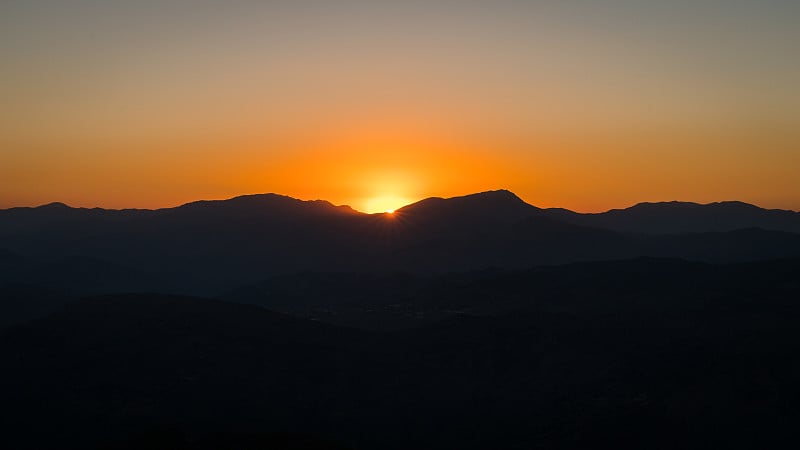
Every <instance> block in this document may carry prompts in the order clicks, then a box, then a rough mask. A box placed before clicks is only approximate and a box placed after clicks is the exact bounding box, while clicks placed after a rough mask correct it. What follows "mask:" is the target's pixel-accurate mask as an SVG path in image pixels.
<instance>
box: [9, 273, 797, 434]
mask: <svg viewBox="0 0 800 450" xmlns="http://www.w3.org/2000/svg"><path fill="white" fill-rule="evenodd" d="M2 293H3V294H2V296H3V298H4V302H3V305H4V306H3V307H4V308H5V312H7V313H8V314H4V317H7V319H6V320H5V321H4V323H3V324H2V325H3V327H4V328H3V329H2V331H0V383H1V384H0V386H2V389H0V404H2V405H3V406H2V417H0V424H2V425H0V427H2V441H3V444H2V446H3V448H13V449H38V450H45V449H51V448H52V449H91V448H118V449H122V448H125V449H132V448H137V449H144V448H147V449H151V448H155V449H157V448H163V449H209V450H210V449H256V448H258V449H288V448H292V449H301V448H302V449H306V448H308V449H340V448H343V449H344V448H349V449H412V448H413V449H532V448H541V449H573V448H631V449H632V448H648V449H674V448H779V447H784V448H789V447H792V448H795V447H796V445H797V444H798V443H800V427H798V426H797V424H798V423H800V384H798V380H800V358H798V354H800V328H798V326H797V325H798V323H800V321H799V320H798V319H800V261H798V260H796V259H785V260H771V261H761V262H751V263H737V264H708V263H700V262H688V261H683V260H671V259H652V258H640V259H633V260H625V261H612V262H596V263H577V264H569V265H564V266H542V267H536V268H532V269H525V270H500V269H494V270H484V271H480V272H469V273H461V274H447V275H412V274H407V273H388V274H375V273H370V274H365V273H330V272H326V273H321V272H306V273H301V274H296V275H282V276H275V277H272V278H269V279H267V280H266V281H263V282H261V283H258V284H254V285H249V286H245V287H242V288H237V289H232V290H230V291H229V292H228V293H227V294H225V295H223V296H222V298H224V300H220V299H206V298H194V297H184V296H167V295H156V294H137V295H132V294H128V295H103V296H95V297H89V298H87V297H84V296H82V295H73V294H63V293H60V292H59V291H57V290H53V289H51V288H43V287H35V286H30V285H27V286H22V285H19V284H15V285H7V286H6V287H4V288H3V291H2Z"/></svg>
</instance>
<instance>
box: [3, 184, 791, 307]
mask: <svg viewBox="0 0 800 450" xmlns="http://www.w3.org/2000/svg"><path fill="white" fill-rule="evenodd" d="M797 221H798V220H797V214H796V213H792V212H786V211H772V210H762V209H760V208H756V207H753V206H750V205H744V204H740V203H724V204H714V205H706V206H703V205H692V204H683V203H667V204H642V205H637V206H635V207H633V208H629V209H628V210H621V211H610V212H608V213H603V214H577V213H572V212H568V211H566V210H552V209H540V208H537V207H535V206H532V205H529V204H527V203H525V202H524V201H522V200H521V199H520V198H519V197H517V196H516V195H514V194H513V193H511V192H509V191H506V190H498V191H489V192H483V193H478V194H473V195H467V196H463V197H454V198H449V199H443V198H429V199H425V200H422V201H419V202H417V203H414V204H411V205H408V206H405V207H403V208H400V209H398V210H397V211H396V212H395V213H394V214H391V215H389V214H364V213H360V212H357V211H355V210H353V209H352V208H350V207H346V206H334V205H332V204H331V203H329V202H326V201H321V200H315V201H301V200H297V199H293V198H291V197H286V196H281V195H276V194H260V195H247V196H241V197H236V198H232V199H229V200H219V201H199V202H193V203H189V204H186V205H183V206H179V207H176V208H166V209H159V210H104V209H99V208H94V209H86V208H70V207H67V206H66V205H63V204H50V205H45V206H42V207H38V208H12V209H8V210H3V211H0V248H3V249H6V250H5V251H7V252H10V253H9V254H15V255H18V256H19V258H21V259H20V261H25V263H24V264H23V263H21V262H20V263H19V264H17V265H16V266H20V267H21V266H23V265H24V266H25V268H24V270H23V269H20V268H19V267H16V266H15V263H13V262H8V261H7V260H8V258H5V260H6V261H5V262H2V264H4V265H6V266H9V265H10V266H12V267H11V268H10V269H9V270H8V271H7V272H6V275H4V276H0V282H2V281H5V282H11V281H18V280H19V279H20V277H22V279H25V280H31V279H35V278H37V277H38V278H41V279H42V280H47V279H58V278H59V277H61V278H62V279H63V278H66V276H61V275H59V274H57V273H54V271H59V270H63V269H58V268H57V264H56V263H57V262H58V261H68V260H70V259H75V260H76V261H83V262H84V263H85V262H87V261H94V262H95V263H96V264H98V265H107V266H108V267H118V268H124V270H125V271H128V272H129V274H128V275H122V273H121V272H119V271H117V272H115V273H111V271H109V270H98V271H97V279H98V281H97V283H96V284H97V286H91V282H89V283H88V284H87V283H84V282H75V283H72V284H74V285H75V286H77V287H76V289H77V290H78V291H82V292H88V293H101V292H120V291H136V290H152V289H155V290H157V291H159V292H176V293H187V294H203V295H205V294H208V293H220V292H224V291H228V290H230V289H233V288H235V287H237V286H241V285H243V284H248V283H255V282H258V281H260V280H263V279H265V278H267V277H269V276H271V275H278V274H291V273H296V272H298V271H323V272H324V271H368V272H369V271H371V272H385V271H410V272H415V273H446V272H455V271H474V270H482V269H486V268H488V267H498V268H525V267H531V266H534V265H541V264H563V263H569V262H575V261H587V260H610V259H624V258H633V257H638V256H651V257H676V258H685V259H693V260H699V261H709V262H736V261H748V260H759V259H769V258H776V257H793V256H799V255H800V234H795V233H791V232H788V231H785V230H787V229H792V227H793V226H794V225H793V224H795V223H796V222H797ZM759 225H764V227H758V226H759ZM769 225H772V226H769ZM754 227H758V228H754ZM687 230H689V231H692V232H691V233H689V232H687ZM90 272H91V271H84V272H83V273H90ZM15 274H16V275H15ZM19 274H24V276H22V275H19ZM76 276H80V271H79V272H78V275H76ZM137 280H139V281H137ZM45 284H46V283H45ZM69 284H70V283H68V282H64V283H63V285H65V286H66V285H69Z"/></svg>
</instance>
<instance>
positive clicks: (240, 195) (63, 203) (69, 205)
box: [0, 188, 800, 214]
mask: <svg viewBox="0 0 800 450" xmlns="http://www.w3.org/2000/svg"><path fill="white" fill-rule="evenodd" d="M493 192H508V193H510V194H512V195H514V196H515V197H517V198H519V199H520V200H521V201H522V202H523V203H525V204H527V205H530V206H534V207H537V208H541V209H566V210H569V211H572V212H576V213H579V214H602V213H606V212H610V211H621V210H627V209H630V208H633V207H636V206H639V205H659V204H674V203H678V204H690V205H698V206H711V205H719V204H730V203H738V204H744V205H749V206H755V207H757V208H759V209H763V210H767V211H769V210H772V211H788V212H793V213H798V212H800V211H798V210H793V209H786V208H768V207H765V206H762V205H758V204H754V203H749V202H744V201H741V200H718V201H712V202H706V203H701V202H694V201H687V200H657V201H640V202H636V203H633V204H629V205H627V206H618V207H612V208H609V209H605V210H601V211H580V210H575V209H570V208H564V207H560V206H548V207H543V206H540V205H538V204H536V203H535V202H530V201H528V200H526V199H524V198H522V197H521V196H519V195H518V194H517V193H516V192H514V191H512V190H510V189H505V188H498V189H490V190H486V191H480V192H472V193H468V194H460V195H454V196H451V197H441V196H427V197H423V198H420V199H417V200H413V201H410V202H409V203H404V204H400V205H398V206H397V207H394V208H391V209H389V208H387V209H378V210H374V211H365V210H361V209H359V208H356V207H354V206H353V205H349V204H344V203H335V202H332V201H330V200H328V199H325V198H298V197H294V196H291V195H287V194H282V193H279V192H256V193H247V194H239V195H235V196H232V197H224V198H199V199H194V200H190V201H186V202H183V203H179V204H175V205H170V206H164V207H157V208H139V207H122V208H107V207H103V206H84V205H74V204H70V203H66V202H62V201H58V200H56V201H51V202H46V203H41V204H36V205H19V206H11V207H7V208H3V207H0V211H6V210H10V209H15V208H29V209H35V208H42V207H47V206H51V205H63V206H66V207H68V208H73V209H103V210H108V211H124V210H147V211H157V210H162V209H173V208H180V207H182V206H186V205H189V204H192V203H197V202H225V201H230V200H235V199H238V198H243V197H255V196H264V195H275V196H278V197H285V198H289V199H292V200H297V201H300V202H318V201H323V202H327V203H329V204H331V205H332V206H335V207H347V208H350V209H352V210H353V211H355V212H358V213H361V214H383V213H389V214H393V213H395V212H397V210H400V209H403V208H405V207H407V206H411V205H414V204H416V203H419V202H422V201H425V200H430V199H444V200H449V199H456V198H462V197H471V196H477V195H482V194H488V193H493Z"/></svg>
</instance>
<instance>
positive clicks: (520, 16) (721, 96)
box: [0, 0, 800, 212]
mask: <svg viewBox="0 0 800 450" xmlns="http://www.w3.org/2000/svg"><path fill="white" fill-rule="evenodd" d="M798 24H800V2H798V1H796V0H783V1H780V0H752V1H736V0H693V1H688V0H670V1H663V0H638V1H636V0H585V1H571V0H560V1H523V0H496V1H491V2H489V1H454V0H453V1H436V0H427V1H416V0H405V1H402V2H400V1H396V2H381V1H380V0H377V1H356V0H354V1H345V2H342V1H335V0H325V1H303V0H294V1H284V2H270V1H255V0H226V1H204V0H193V1H188V0H172V1H170V0H158V1H153V0H137V1H115V0H103V1H101V0H92V1H90V0H49V1H38V0H20V1H17V0H3V1H2V2H0V58H2V70H1V71H0V99H2V103H0V207H10V206H17V205H36V204H42V203H46V202H51V201H63V202H66V203H68V204H71V205H74V206H103V207H113V208H121V207H164V206H174V205H177V204H180V203H184V202H187V201H191V200H196V199H200V198H225V197H231V196H235V195H239V194H246V193H259V192H277V193H282V194H287V195H291V196H294V197H298V198H303V199H316V198H323V199H327V200H330V201H332V202H334V203H337V204H349V205H351V206H353V207H355V208H356V209H360V210H364V211H370V212H372V211H381V210H385V209H391V208H395V207H399V206H401V205H402V204H404V203H408V202H411V201H414V200H418V199H420V198H423V197H428V196H453V195H461V194H467V193H471V192H476V191H482V190H488V189H497V188H507V189H510V190H513V191H514V192H516V193H517V194H518V195H520V196H521V197H522V198H523V199H525V200H526V201H528V202H529V203H532V204H535V205H537V206H542V207H547V206H561V207H567V208H570V209H575V210H579V211H599V210H605V209H609V208H614V207H624V206H629V205H631V204H634V203H637V202H640V201H661V200H676V199H677V200H688V201H698V202H710V201H719V200H732V199H737V200H743V201H748V202H752V203H756V204H759V205H762V206H767V207H778V208H787V209H795V210H800V26H798Z"/></svg>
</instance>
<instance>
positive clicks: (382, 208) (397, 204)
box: [364, 194, 411, 214]
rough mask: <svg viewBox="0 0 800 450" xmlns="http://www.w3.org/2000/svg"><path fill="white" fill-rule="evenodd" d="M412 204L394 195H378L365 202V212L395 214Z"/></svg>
mask: <svg viewBox="0 0 800 450" xmlns="http://www.w3.org/2000/svg"><path fill="white" fill-rule="evenodd" d="M409 203H411V201H410V200H409V199H407V198H405V197H402V196H400V195H394V194H384V195H377V196H375V197H370V198H367V199H366V200H365V201H364V211H365V212H368V213H382V214H394V213H395V211H397V210H398V208H402V207H403V206H405V205H407V204H409Z"/></svg>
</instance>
